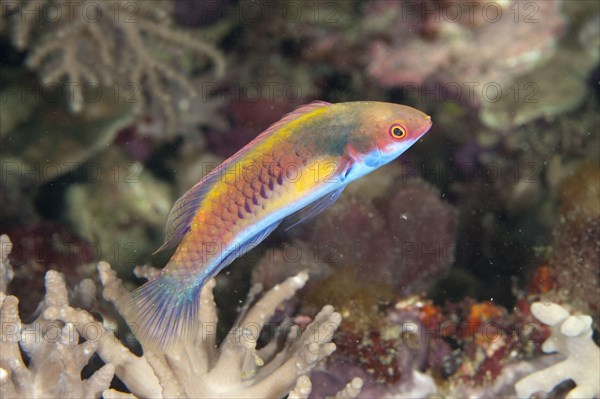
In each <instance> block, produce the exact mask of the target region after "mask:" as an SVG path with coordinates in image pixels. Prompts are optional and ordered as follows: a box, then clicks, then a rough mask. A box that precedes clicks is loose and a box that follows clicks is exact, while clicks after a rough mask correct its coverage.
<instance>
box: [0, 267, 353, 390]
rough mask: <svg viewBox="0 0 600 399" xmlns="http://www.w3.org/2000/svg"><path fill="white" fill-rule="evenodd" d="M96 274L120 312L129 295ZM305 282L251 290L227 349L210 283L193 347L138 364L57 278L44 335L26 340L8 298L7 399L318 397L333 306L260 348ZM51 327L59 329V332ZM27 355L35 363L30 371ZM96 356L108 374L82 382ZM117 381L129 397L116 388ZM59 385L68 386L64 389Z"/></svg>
mask: <svg viewBox="0 0 600 399" xmlns="http://www.w3.org/2000/svg"><path fill="white" fill-rule="evenodd" d="M98 271H99V274H100V279H101V281H102V284H103V286H104V290H103V296H104V298H105V299H106V300H108V301H110V302H112V303H113V304H114V305H115V306H116V307H117V309H119V307H120V305H119V299H120V298H121V297H122V296H123V295H125V294H127V293H128V290H127V289H126V288H125V287H124V286H123V284H122V281H121V280H120V279H118V278H117V276H116V273H115V272H114V271H113V270H112V269H111V267H110V265H108V264H107V263H105V262H100V263H99V265H98ZM136 272H137V274H138V275H143V276H146V277H152V276H153V275H155V274H156V273H157V270H156V269H153V268H149V267H143V268H138V269H137V270H136ZM307 279H308V274H307V273H306V272H302V273H299V274H298V275H296V276H294V277H291V278H288V279H287V280H286V281H284V282H283V283H281V284H280V285H278V286H276V287H274V288H272V289H271V290H269V291H268V292H266V293H265V294H264V295H262V296H261V297H260V298H259V299H258V300H256V301H255V302H254V303H250V301H252V300H253V298H254V297H256V296H257V295H258V293H259V291H260V289H259V287H255V288H254V289H253V290H251V294H250V296H249V302H248V303H246V305H245V307H244V309H243V310H242V313H241V315H240V316H239V319H238V321H237V322H236V323H235V325H234V327H233V328H232V329H231V330H230V331H229V333H228V334H227V336H226V338H225V339H224V340H223V342H222V343H221V344H220V345H217V336H216V332H217V322H218V319H217V310H216V305H215V303H214V300H213V292H212V291H213V288H214V286H215V281H214V280H211V281H209V282H208V283H207V284H206V285H205V286H204V287H203V289H202V292H201V295H200V298H199V300H200V301H201V306H200V312H199V315H198V317H199V318H200V319H201V321H202V323H200V325H201V326H202V328H201V330H200V331H198V335H197V337H196V339H195V341H194V342H193V343H192V344H190V345H189V346H184V347H182V348H180V349H178V350H177V351H171V352H169V353H157V352H152V351H148V350H145V351H144V354H143V355H142V356H136V355H135V354H133V353H132V352H131V351H130V350H129V349H128V348H127V347H126V346H125V345H123V343H122V342H121V341H119V339H117V338H116V337H115V335H114V334H113V332H112V331H111V330H110V329H109V328H107V327H106V326H104V325H103V324H102V323H101V322H99V321H97V320H96V319H95V318H94V317H93V316H92V315H91V314H90V313H89V312H87V311H86V310H82V309H77V308H74V307H72V306H71V305H70V304H69V303H68V294H67V288H66V285H65V281H64V277H63V276H62V275H61V274H60V273H58V272H55V271H49V272H48V273H47V274H46V296H45V299H44V302H43V304H42V306H41V310H40V311H41V313H40V316H39V317H38V319H37V320H36V321H35V322H34V323H32V324H31V325H30V326H28V327H27V329H28V331H33V332H36V333H37V335H36V334H29V333H27V334H26V333H25V332H24V331H25V330H24V329H22V328H21V322H20V319H19V315H18V311H17V303H18V300H17V298H15V297H12V296H9V297H5V295H4V294H3V293H1V294H0V300H2V302H3V303H2V316H1V322H2V342H1V345H2V346H1V348H0V349H1V357H0V367H1V368H0V392H1V393H2V397H3V398H14V397H28V398H35V397H48V398H59V397H60V398H68V397H81V398H95V397H99V396H100V395H101V394H103V396H104V397H105V398H136V397H139V398H176V397H177V398H185V397H194V398H201V397H205V398H218V397H227V398H229V397H236V398H259V397H261V398H262V397H283V396H285V395H286V394H288V393H290V395H291V396H290V397H295V398H306V397H307V396H308V394H309V393H310V390H311V385H310V380H309V379H308V377H307V374H308V373H309V372H310V371H311V370H312V369H313V368H314V367H315V366H316V365H317V364H318V363H319V362H320V361H321V360H322V359H323V358H325V357H326V356H328V355H330V354H331V353H332V352H333V351H334V350H335V344H333V343H332V342H331V339H332V336H333V333H334V332H335V331H336V329H337V328H338V326H339V324H340V322H341V316H340V315H339V314H338V313H336V312H334V310H333V308H332V307H331V306H325V307H324V308H323V309H322V310H321V312H319V314H317V316H316V317H315V318H314V320H313V322H312V323H311V324H310V325H309V326H308V327H307V328H306V329H305V330H304V331H300V328H299V327H298V326H296V325H291V326H289V328H286V329H283V328H281V326H280V328H279V332H278V333H277V334H275V339H273V340H271V341H269V342H268V343H267V344H266V345H264V346H263V347H262V348H260V349H257V341H258V338H259V335H260V333H261V331H262V329H263V327H264V325H265V323H267V322H268V321H269V320H270V319H271V317H272V316H273V314H274V312H275V310H276V308H277V307H278V305H279V304H280V303H281V302H283V301H285V300H286V299H289V298H290V297H292V296H293V295H294V294H295V293H296V291H297V290H298V289H300V288H301V287H303V286H304V284H305V283H306V280H307ZM49 323H53V324H52V328H49V326H50V324H49ZM44 331H45V332H44ZM50 332H54V336H50V335H49V334H50ZM40 334H41V335H40ZM52 337H54V338H55V339H51V338H52ZM80 338H81V339H83V343H81V344H80V343H79V340H80ZM20 350H23V351H24V352H26V353H27V354H28V355H29V359H30V362H29V366H28V367H26V366H25V363H24V361H23V359H22V357H21V352H20ZM94 353H97V354H98V356H99V357H100V358H101V359H102V360H103V361H104V363H105V365H104V366H103V367H101V368H100V369H99V370H97V371H96V372H95V373H94V374H92V376H91V377H90V378H88V379H87V380H83V381H81V380H80V375H81V370H82V368H83V367H84V366H85V364H86V363H87V361H88V360H89V358H90V357H91V356H92V355H93V354H94ZM113 375H115V376H117V377H118V378H119V379H120V380H121V381H122V382H123V383H124V384H125V385H127V387H128V389H129V390H130V391H131V393H124V392H119V391H116V390H114V389H108V387H109V385H110V382H111V380H112V378H113ZM59 380H60V381H65V382H68V384H56V381H59ZM361 387H362V381H361V380H360V379H354V380H352V381H351V382H350V383H349V384H348V385H347V386H346V388H345V389H344V390H342V391H341V392H339V393H338V396H337V397H339V398H341V399H344V398H354V397H356V396H357V395H358V394H359V392H360V389H361Z"/></svg>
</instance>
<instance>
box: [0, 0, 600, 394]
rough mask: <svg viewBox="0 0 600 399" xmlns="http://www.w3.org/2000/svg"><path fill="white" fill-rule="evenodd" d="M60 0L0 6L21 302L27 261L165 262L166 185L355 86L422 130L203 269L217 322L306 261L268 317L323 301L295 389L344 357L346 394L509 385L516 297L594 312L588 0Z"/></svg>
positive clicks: (39, 292) (599, 88)
mask: <svg viewBox="0 0 600 399" xmlns="http://www.w3.org/2000/svg"><path fill="white" fill-rule="evenodd" d="M78 4H79V5H78V6H77V7H76V8H75V9H72V7H73V6H72V5H69V2H66V1H58V0H39V1H26V0H12V1H11V0H7V1H6V2H4V1H3V3H2V5H1V9H0V12H1V18H2V19H1V20H2V25H0V76H1V78H0V140H1V141H0V157H1V159H0V234H7V235H8V236H9V237H10V239H11V241H12V243H13V248H12V252H11V253H10V263H11V265H12V273H13V276H12V281H11V282H10V284H9V285H8V288H7V290H8V292H7V293H8V294H13V295H16V296H18V297H19V298H20V302H19V309H20V313H21V317H22V318H23V319H24V320H27V319H33V318H35V317H36V316H37V315H36V314H35V310H36V307H37V306H38V303H39V302H40V301H41V300H42V299H43V297H44V275H45V273H46V272H47V271H48V270H58V271H60V272H61V273H63V274H64V275H65V277H66V280H67V286H72V287H75V286H76V284H78V283H79V282H80V281H81V280H83V279H84V278H92V279H94V280H95V281H96V283H98V281H97V277H96V272H95V270H96V264H97V263H98V262H99V261H108V262H110V263H111V264H112V266H113V268H114V269H115V270H116V271H117V273H118V275H119V276H120V277H121V278H122V279H124V280H125V284H127V285H128V287H133V286H135V285H136V284H139V283H140V282H141V281H139V280H136V279H135V278H134V277H133V269H134V267H135V266H138V265H143V264H152V265H154V266H156V267H161V266H162V265H164V263H165V262H166V260H168V257H169V255H170V254H169V253H166V254H158V255H155V256H152V255H151V254H152V252H153V251H154V250H155V249H156V248H158V247H159V246H160V244H161V240H162V228H163V224H164V221H165V219H166V215H167V213H168V211H169V209H170V207H171V205H172V204H173V202H174V201H175V199H176V198H178V196H179V195H181V194H182V193H183V192H185V190H187V189H188V188H189V187H191V186H192V185H193V184H194V183H195V182H197V181H198V180H199V179H200V178H201V177H202V176H203V175H204V174H206V173H207V172H208V171H210V170H211V169H212V168H214V167H215V166H216V165H218V164H219V163H220V162H221V161H223V160H224V159H226V158H227V157H229V156H230V155H232V154H233V153H235V152H236V151H237V150H238V149H239V148H241V147H242V146H243V145H244V144H246V143H247V142H249V141H250V140H251V139H252V138H254V137H255V136H256V135H257V134H258V133H260V132H261V131H262V130H264V129H265V128H267V127H268V126H269V125H270V124H271V123H273V122H275V121H276V120H278V119H279V118H280V117H281V116H282V115H283V114H285V113H286V112H289V111H291V110H293V109H294V108H295V107H296V106H298V105H301V104H304V103H307V102H310V101H312V100H317V99H318V100H324V101H329V102H343V101H357V100H374V101H389V102H397V103H403V104H407V105H411V106H414V107H416V108H419V109H421V110H423V111H424V112H426V113H428V114H429V115H431V116H432V119H433V121H434V125H433V128H432V130H431V131H430V132H429V133H428V134H427V135H425V136H424V138H423V139H422V140H421V141H420V142H419V143H417V144H415V145H414V146H413V147H412V148H411V149H410V150H409V151H407V153H405V154H404V155H402V156H401V157H400V158H399V159H398V160H396V161H394V162H393V163H391V164H390V165H387V166H386V167H384V168H382V169H381V170H378V171H377V172H376V173H374V174H373V175H370V176H369V177H367V178H365V179H362V180H361V181H357V182H355V183H353V184H352V185H351V186H350V187H348V189H347V190H346V192H345V193H344V194H343V195H342V197H341V198H340V200H339V201H338V203H336V204H335V205H334V206H333V207H332V208H331V209H329V210H327V211H326V212H324V213H323V214H321V215H319V216H318V217H317V218H315V219H313V220H311V221H308V222H306V223H304V224H303V225H301V226H299V227H297V228H295V229H293V230H291V231H289V232H280V231H276V232H275V233H274V234H273V235H272V236H270V237H269V238H268V239H267V240H266V242H265V243H263V244H262V245H260V246H259V247H258V248H256V249H255V250H254V251H252V252H251V253H249V254H247V255H246V256H244V257H243V258H241V259H238V260H237V261H236V262H235V263H234V264H232V265H231V266H230V267H229V268H227V269H226V270H225V271H223V272H222V273H221V274H220V275H219V276H218V278H217V285H216V288H215V300H216V302H217V304H218V305H219V308H220V313H221V314H220V316H221V322H222V323H223V324H224V325H225V326H227V325H231V324H232V323H233V321H234V320H235V317H236V315H237V314H238V313H239V310H240V303H241V302H242V301H243V300H244V299H245V298H246V295H247V293H248V290H249V289H250V286H251V285H252V284H255V283H261V284H263V285H264V286H265V288H271V287H273V286H274V285H275V284H277V283H279V282H281V281H283V280H284V279H285V278H287V277H290V276H293V275H296V274H297V273H299V272H300V271H302V270H308V271H309V274H310V280H309V282H308V283H307V285H306V286H305V287H304V288H303V289H301V290H300V291H299V292H298V294H297V295H296V296H295V297H294V298H293V299H291V300H290V301H288V303H287V305H286V306H285V307H281V309H280V311H279V312H278V313H277V314H276V316H275V317H276V318H279V319H278V320H282V319H284V318H285V317H288V318H294V319H295V320H297V321H298V322H299V323H300V324H302V320H311V318H312V317H314V315H315V314H316V312H317V311H318V310H319V309H321V308H322V307H323V306H324V305H326V304H331V305H333V306H334V307H335V308H336V310H337V311H339V312H340V313H341V315H342V317H343V321H342V323H341V325H340V328H339V330H338V332H337V333H336V335H335V336H334V337H333V342H334V343H335V344H336V345H337V351H336V352H335V354H333V355H332V356H330V357H329V358H327V359H326V360H325V361H324V362H323V363H322V364H321V365H320V367H319V368H317V369H316V371H313V374H312V376H311V378H312V380H313V393H312V395H314V397H321V396H323V395H329V394H333V393H335V392H336V391H338V390H340V389H342V388H343V387H344V384H345V383H346V382H347V381H348V376H350V377H355V376H357V377H361V378H362V379H363V380H364V381H365V387H364V388H363V393H362V395H363V396H364V397H374V396H377V397H382V396H384V395H389V396H391V397H398V396H402V395H405V396H411V397H428V396H430V395H433V394H438V395H471V394H473V395H479V396H481V397H485V396H486V395H487V396H490V395H491V396H493V395H495V394H500V393H502V394H503V395H507V396H511V395H515V393H514V390H511V389H512V386H513V384H514V383H515V382H516V381H517V380H518V378H519V377H522V376H523V375H525V374H527V373H531V372H532V371H535V370H538V369H541V368H543V367H544V366H545V364H543V362H540V359H543V356H542V351H541V342H543V340H544V339H545V338H546V337H547V336H548V334H549V332H548V329H547V328H546V327H544V326H543V325H542V324H540V323H539V322H537V321H536V320H535V318H533V316H532V315H531V313H530V311H529V309H530V305H531V304H532V303H533V302H535V301H540V300H550V301H554V302H556V303H559V304H561V305H563V306H565V307H566V308H567V309H570V310H573V311H577V312H581V313H585V314H589V315H591V316H592V318H593V320H594V324H593V328H594V331H595V337H596V338H597V337H598V328H599V327H600V325H599V324H598V323H599V320H600V308H599V301H598V298H600V161H599V158H600V114H599V113H598V112H597V111H598V109H600V107H599V105H600V84H599V81H600V66H599V59H600V55H599V49H600V3H598V2H597V1H593V0H590V1H587V0H579V1H559V0H543V1H525V0H522V1H512V0H497V1H492V0H480V1H475V2H473V1H463V0H456V1H452V0H410V1H409V0H390V1H386V0H382V1H358V2H353V1H335V0H334V1H312V2H299V1H285V0H284V1H275V2H273V1H246V0H239V1H235V0H229V1H228V0H221V1H217V0H214V1H204V0H188V1H186V0H173V1H141V0H140V1H135V0H130V1H127V0H115V1H110V0H109V1H107V2H106V3H102V2H93V1H87V0H82V1H80V2H79V3H78ZM69 10H71V11H72V13H69V12H68V11H69ZM0 277H1V276H0ZM3 279H4V277H3ZM2 283H3V284H5V281H3V282H2ZM94 315H95V316H96V317H97V318H99V319H103V318H104V319H108V318H110V317H114V318H117V316H116V315H115V314H114V311H113V312H112V313H111V312H110V311H109V310H107V309H96V313H94ZM115 323H116V324H118V321H115ZM306 323H308V321H306ZM411 326H412V327H411ZM532 326H533V327H532ZM413 327H415V328H417V330H411V328H413ZM490 328H491V329H492V330H493V332H490V331H491V330H490ZM224 331H227V329H224ZM416 331H418V333H417V332H416ZM596 342H598V340H596ZM522 364H528V365H530V366H531V367H530V368H522V370H527V371H526V372H521V374H519V372H517V371H515V375H513V377H512V379H510V378H508V377H506V375H507V374H509V373H510V372H511V371H513V370H517V369H519V367H521V365H522ZM422 376H427V377H428V379H423V378H422ZM503 378H504V379H503ZM115 384H119V382H115ZM432 384H433V386H432ZM569 384H570V382H568V381H567V382H566V383H564V384H563V385H562V386H559V387H558V388H556V389H555V390H554V391H552V392H551V393H549V394H548V395H549V396H548V397H563V396H564V395H565V392H567V391H568V390H569V388H570V387H572V386H570V385H569Z"/></svg>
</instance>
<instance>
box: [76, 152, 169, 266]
mask: <svg viewBox="0 0 600 399" xmlns="http://www.w3.org/2000/svg"><path fill="white" fill-rule="evenodd" d="M90 165H106V167H107V168H108V169H104V170H102V169H100V168H99V167H97V170H96V171H95V172H91V174H90V178H89V179H87V180H84V181H81V182H77V183H74V184H71V185H70V186H69V187H68V188H67V189H66V190H65V203H66V204H67V212H66V214H65V220H66V221H67V222H68V224H69V225H70V226H71V228H72V229H73V230H74V231H75V232H76V233H77V234H78V235H80V236H82V237H84V238H85V239H87V240H88V241H90V242H93V243H94V245H95V250H96V251H97V253H98V256H97V257H96V260H100V259H105V260H107V261H110V262H111V263H112V264H115V265H118V266H119V272H120V273H121V274H122V275H123V276H128V275H131V270H133V268H134V266H135V265H137V264H141V263H142V262H144V260H146V259H148V257H149V256H150V255H151V254H152V252H154V251H155V250H156V248H158V247H159V246H160V241H161V233H162V229H163V226H164V222H165V220H166V218H167V214H168V213H169V210H170V209H171V205H172V203H173V201H174V199H173V194H172V191H171V188H170V187H169V185H168V184H167V183H166V182H165V181H164V180H161V179H158V178H156V177H155V176H154V175H153V174H152V173H151V172H150V171H149V170H148V169H147V168H145V167H144V165H143V164H142V163H141V162H134V161H131V160H130V159H129V158H128V157H127V156H126V155H125V154H124V151H122V150H120V149H119V148H116V147H112V148H110V149H109V150H107V151H105V152H104V153H103V154H102V156H100V157H98V158H97V159H95V160H93V161H92V162H90ZM90 170H91V167H90Z"/></svg>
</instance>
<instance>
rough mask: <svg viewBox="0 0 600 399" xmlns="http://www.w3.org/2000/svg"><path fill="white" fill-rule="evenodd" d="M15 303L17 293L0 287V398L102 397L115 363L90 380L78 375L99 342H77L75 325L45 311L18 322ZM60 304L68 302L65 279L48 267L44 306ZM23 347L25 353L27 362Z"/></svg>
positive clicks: (105, 367) (101, 369)
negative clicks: (5, 291) (25, 322)
mask: <svg viewBox="0 0 600 399" xmlns="http://www.w3.org/2000/svg"><path fill="white" fill-rule="evenodd" d="M17 305H18V299H17V298H16V297H14V296H8V297H7V296H6V295H5V293H4V292H1V291H0V309H1V310H2V311H1V312H0V314H1V315H2V316H1V317H0V323H1V325H2V329H1V332H0V392H1V393H2V397H3V398H98V397H100V395H101V394H102V392H103V391H104V390H106V389H108V387H109V385H110V382H111V380H112V379H113V375H114V373H115V366H114V365H112V364H106V365H104V366H102V367H101V368H100V369H99V370H97V371H95V372H94V373H93V374H92V375H91V376H90V377H89V378H87V379H84V380H82V379H81V371H82V369H83V368H84V366H85V365H86V364H87V363H88V361H89V359H90V358H91V357H92V356H93V355H94V353H95V352H96V351H97V350H98V342H95V341H94V340H89V339H87V340H86V341H85V342H84V343H81V344H79V337H80V336H79V333H78V332H77V329H76V326H75V325H74V324H72V323H65V324H63V323H58V322H57V320H56V318H54V317H47V315H45V313H44V312H41V313H40V316H39V317H38V318H37V319H36V320H35V321H33V322H32V323H31V324H22V322H21V319H20V317H19V312H18V309H17ZM63 306H68V299H67V288H66V285H65V281H64V278H63V276H62V275H61V274H60V273H58V272H56V271H49V272H48V273H47V274H46V296H45V299H44V302H43V308H44V309H51V308H53V307H63ZM90 318H91V316H90ZM83 327H84V328H85V326H83ZM88 327H89V326H88ZM95 332H98V330H96V331H95ZM21 351H23V352H25V353H26V354H27V357H26V358H27V359H28V362H26V361H25V360H24V358H23V357H22V355H21Z"/></svg>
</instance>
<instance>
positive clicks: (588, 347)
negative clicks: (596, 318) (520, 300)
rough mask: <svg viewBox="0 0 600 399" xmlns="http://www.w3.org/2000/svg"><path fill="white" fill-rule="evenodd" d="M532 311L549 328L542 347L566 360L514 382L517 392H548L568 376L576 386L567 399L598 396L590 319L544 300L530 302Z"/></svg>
mask: <svg viewBox="0 0 600 399" xmlns="http://www.w3.org/2000/svg"><path fill="white" fill-rule="evenodd" d="M531 313H533V315H534V316H535V317H536V318H537V319H538V320H540V321H541V322H542V323H544V324H547V325H549V326H550V327H551V331H552V333H551V335H550V337H549V338H548V339H547V340H546V341H544V344H543V346H542V350H543V351H544V352H546V353H552V352H558V353H560V354H562V355H564V356H565V357H566V359H565V360H563V361H561V362H559V363H557V364H555V365H553V366H550V367H548V368H545V369H543V370H540V371H537V372H535V373H532V374H531V375H529V376H527V377H525V378H523V379H522V380H520V381H519V382H517V383H516V384H515V389H516V391H517V395H518V396H519V397H520V398H528V397H530V396H531V395H532V394H534V393H535V392H538V391H544V392H549V391H551V390H552V388H554V387H555V386H556V385H558V384H560V383H561V382H562V381H564V380H568V379H571V380H573V381H574V382H575V384H576V385H577V386H576V387H575V388H574V389H572V390H571V391H570V392H569V393H568V395H567V398H568V399H574V398H597V397H600V378H599V376H600V348H598V346H596V344H595V343H594V341H593V340H592V318H591V317H590V316H588V315H571V314H569V312H568V311H567V310H566V309H565V308H563V307H562V306H560V305H558V304H555V303H543V302H535V303H533V304H532V305H531Z"/></svg>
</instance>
